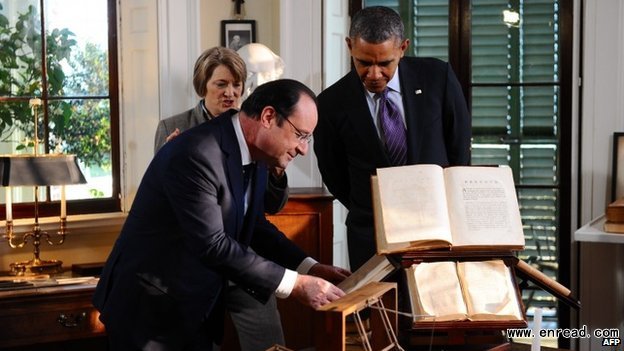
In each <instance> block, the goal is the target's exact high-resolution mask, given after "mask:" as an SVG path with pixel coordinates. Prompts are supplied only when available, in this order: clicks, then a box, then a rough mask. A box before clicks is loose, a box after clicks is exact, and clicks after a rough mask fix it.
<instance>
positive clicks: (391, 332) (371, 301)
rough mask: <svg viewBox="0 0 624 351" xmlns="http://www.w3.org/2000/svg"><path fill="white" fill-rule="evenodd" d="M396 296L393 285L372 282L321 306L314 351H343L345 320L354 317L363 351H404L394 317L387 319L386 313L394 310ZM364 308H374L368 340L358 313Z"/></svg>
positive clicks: (344, 344) (344, 346)
mask: <svg viewBox="0 0 624 351" xmlns="http://www.w3.org/2000/svg"><path fill="white" fill-rule="evenodd" d="M396 294H397V292H396V283H381V282H371V283H369V284H367V285H365V286H363V287H360V288H358V289H356V290H354V291H352V292H351V293H348V294H347V295H345V296H343V297H342V298H340V299H338V300H336V301H334V302H331V303H329V304H327V305H325V306H323V307H321V308H320V309H319V311H321V312H323V313H322V315H321V318H320V320H321V321H322V323H321V325H322V329H321V330H322V333H320V334H319V335H318V336H317V340H316V349H317V350H327V351H334V350H338V351H345V350H346V349H347V346H346V321H347V317H349V316H353V318H354V320H355V323H356V326H357V330H358V334H359V336H360V340H361V341H362V347H363V350H366V351H372V350H398V351H404V349H403V348H402V347H401V346H400V345H399V342H398V340H397V335H396V330H397V318H396V314H395V315H394V317H393V318H390V317H389V316H388V311H390V312H391V313H392V312H395V311H396V301H397V296H396ZM386 306H388V307H386ZM366 308H372V309H374V311H371V316H370V323H371V327H370V328H371V338H370V339H369V337H368V334H367V331H366V330H365V327H364V323H363V321H362V318H361V317H360V312H361V311H362V310H364V309H366ZM373 312H378V313H373Z"/></svg>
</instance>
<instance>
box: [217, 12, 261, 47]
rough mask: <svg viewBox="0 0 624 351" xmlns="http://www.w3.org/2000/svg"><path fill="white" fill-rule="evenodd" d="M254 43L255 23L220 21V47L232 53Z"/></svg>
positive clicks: (251, 21) (250, 21)
mask: <svg viewBox="0 0 624 351" xmlns="http://www.w3.org/2000/svg"><path fill="white" fill-rule="evenodd" d="M255 42H256V21H254V20H225V21H221V46H225V47H226V48H230V49H232V50H234V51H237V50H238V49H240V48H241V47H242V46H243V45H246V44H249V43H255Z"/></svg>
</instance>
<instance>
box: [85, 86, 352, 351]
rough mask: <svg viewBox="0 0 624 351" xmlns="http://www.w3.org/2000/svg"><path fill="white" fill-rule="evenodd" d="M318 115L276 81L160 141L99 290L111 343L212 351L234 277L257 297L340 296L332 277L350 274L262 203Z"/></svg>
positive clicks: (305, 93) (306, 98)
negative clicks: (272, 170) (285, 227)
mask: <svg viewBox="0 0 624 351" xmlns="http://www.w3.org/2000/svg"><path fill="white" fill-rule="evenodd" d="M317 119H318V115H317V109H316V96H315V95H314V93H313V92H312V91H311V90H310V89H309V88H307V87H306V86H305V85H303V84H301V83H300V82H297V81H294V80H277V81H273V82H269V83H266V84H263V85H262V86H259V87H258V88H257V89H256V90H255V91H254V92H253V93H252V94H251V95H250V96H249V98H247V99H246V100H245V102H243V105H242V107H241V111H240V113H238V112H237V111H235V110H230V111H228V112H226V113H225V114H223V115H221V116H220V117H219V118H214V119H212V120H210V121H208V122H206V123H203V124H201V125H199V126H197V127H195V128H192V129H189V130H188V131H187V132H185V133H182V134H180V136H178V137H177V138H175V139H174V140H172V141H170V142H167V143H166V144H165V145H164V146H163V147H162V149H161V150H160V151H159V152H158V153H157V154H156V156H155V157H154V159H153V160H152V162H151V164H150V165H149V167H148V169H147V171H146V173H145V175H144V176H143V180H142V181H141V185H140V186H139V189H138V191H137V194H136V197H135V200H134V203H133V205H132V208H131V210H130V212H129V214H128V218H127V220H126V222H125V224H124V227H123V229H122V231H121V234H120V236H119V238H118V239H117V242H116V243H115V246H114V248H113V251H112V253H111V254H110V256H109V258H108V260H107V262H106V265H105V267H104V269H103V272H102V275H101V278H100V281H99V283H98V286H97V289H96V292H95V294H94V301H93V302H94V305H95V307H96V308H97V309H98V310H99V311H100V312H101V314H100V320H101V321H102V322H103V323H104V325H105V326H106V332H107V335H108V338H109V341H110V346H111V349H112V350H146V349H149V350H208V351H210V350H212V344H213V343H217V344H218V343H219V342H220V340H221V338H222V335H221V333H222V328H223V318H224V316H223V305H224V303H223V301H224V299H225V298H226V296H225V295H226V294H227V292H228V289H227V281H228V280H230V281H233V282H234V283H236V284H237V285H239V286H241V287H243V288H244V289H245V290H246V291H247V292H248V293H249V294H250V295H251V296H253V297H255V298H256V299H258V301H260V302H265V301H267V299H268V298H269V297H270V296H271V295H272V294H276V296H277V297H278V298H287V297H289V296H293V297H295V298H296V299H297V300H299V301H300V302H301V303H303V304H305V305H308V306H311V307H313V308H318V307H320V306H322V305H324V304H327V303H329V302H331V301H334V300H336V299H338V298H339V297H341V296H343V295H344V292H342V290H340V289H338V288H337V287H336V286H334V285H333V284H332V283H337V282H339V281H342V280H343V279H344V278H345V277H346V276H347V275H349V274H350V273H349V272H348V271H346V270H343V269H341V268H337V267H333V266H328V265H324V264H320V263H318V262H316V261H315V260H314V259H312V258H311V257H308V256H307V255H306V254H305V253H304V252H303V251H302V250H301V249H299V248H298V247H297V246H295V244H293V243H292V242H291V241H290V240H289V239H288V238H287V237H286V236H285V235H284V234H283V233H281V232H280V231H279V230H278V229H277V228H276V227H275V226H273V225H272V224H271V223H270V222H268V221H267V220H266V217H265V215H264V211H263V196H264V191H265V187H266V177H267V171H266V167H267V166H269V167H271V166H279V167H283V168H285V167H286V166H287V165H288V163H289V162H290V161H291V160H292V159H293V158H295V157H296V156H298V155H305V154H306V153H307V152H308V141H309V140H310V135H311V133H312V131H313V130H314V128H315V126H316V123H317ZM284 121H286V122H287V123H284ZM244 169H248V171H246V172H244ZM246 178H247V179H248V180H246ZM245 184H247V185H245ZM248 248H252V249H253V251H252V250H248Z"/></svg>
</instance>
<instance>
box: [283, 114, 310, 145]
mask: <svg viewBox="0 0 624 351" xmlns="http://www.w3.org/2000/svg"><path fill="white" fill-rule="evenodd" d="M284 119H285V120H286V122H288V124H290V125H291V126H292V127H293V128H294V129H295V131H294V133H295V136H296V137H297V139H298V140H299V143H301V144H303V143H310V140H312V133H304V132H302V131H300V130H299V128H297V127H295V125H294V124H293V123H292V122H291V121H289V120H288V118H284Z"/></svg>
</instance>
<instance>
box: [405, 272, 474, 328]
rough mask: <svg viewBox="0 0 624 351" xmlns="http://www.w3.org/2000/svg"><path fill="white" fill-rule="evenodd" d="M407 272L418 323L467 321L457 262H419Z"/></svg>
mask: <svg viewBox="0 0 624 351" xmlns="http://www.w3.org/2000/svg"><path fill="white" fill-rule="evenodd" d="M405 271H406V274H407V283H408V288H409V294H410V302H411V304H412V313H413V314H414V315H415V316H414V321H415V322H422V321H451V320H464V319H466V316H467V313H468V312H467V309H466V305H465V302H464V298H463V297H462V290H461V287H460V283H459V278H458V276H457V268H456V263H455V262H454V261H445V262H428V263H419V264H415V265H412V266H411V267H409V268H407V269H406V270H405Z"/></svg>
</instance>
